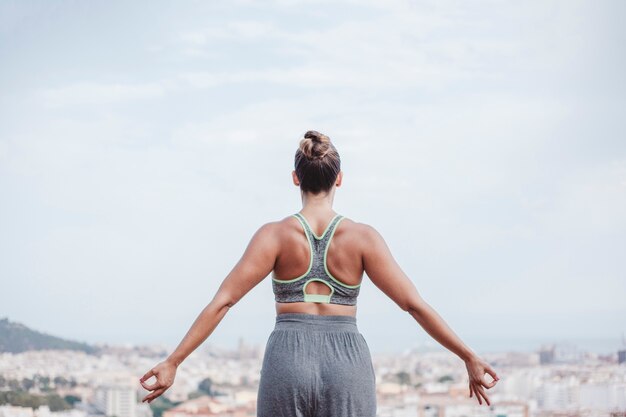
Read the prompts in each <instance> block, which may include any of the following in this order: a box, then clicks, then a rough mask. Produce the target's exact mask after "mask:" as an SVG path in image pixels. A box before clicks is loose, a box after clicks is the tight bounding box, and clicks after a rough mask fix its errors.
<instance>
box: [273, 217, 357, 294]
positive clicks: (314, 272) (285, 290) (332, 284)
mask: <svg viewBox="0 0 626 417" xmlns="http://www.w3.org/2000/svg"><path fill="white" fill-rule="evenodd" d="M293 216H294V217H295V218H296V219H298V221H300V224H301V225H302V227H303V228H304V233H305V235H306V237H307V240H308V241H309V249H310V254H311V256H310V257H311V262H310V263H309V269H308V270H307V272H305V273H304V275H301V276H299V277H297V278H293V279H286V280H282V279H276V276H275V273H274V272H272V288H273V290H274V298H275V300H276V301H278V302H281V303H295V302H301V301H310V302H313V303H326V304H344V305H356V299H357V296H358V295H359V290H360V287H361V284H358V285H346V284H344V283H342V282H341V281H339V280H337V279H336V278H335V277H333V276H332V275H331V274H330V272H329V271H328V266H327V265H326V254H327V253H328V246H329V245H330V241H331V239H332V238H333V235H334V234H335V229H336V228H337V225H338V224H339V222H341V220H342V219H344V216H342V215H341V214H337V215H336V216H335V217H333V219H332V220H331V221H330V223H329V224H328V226H326V230H324V233H322V236H317V235H316V234H315V233H313V229H311V226H310V225H309V222H307V220H306V218H305V217H304V216H303V215H302V214H300V213H295V214H293ZM311 281H320V282H323V283H324V284H326V285H327V286H328V287H329V288H330V294H307V293H306V291H305V289H306V286H307V284H308V283H309V282H311Z"/></svg>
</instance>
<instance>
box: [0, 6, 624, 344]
mask: <svg viewBox="0 0 626 417" xmlns="http://www.w3.org/2000/svg"><path fill="white" fill-rule="evenodd" d="M625 5H626V3H624V2H622V1H613V2H611V1H587V2H578V1H570V0H567V1H565V0H564V1H546V0H537V1H529V2H514V1H475V2H461V1H387V0H385V1H382V0H381V1H377V2H374V1H363V0H358V1H356V0H354V1H337V0H333V1H317V2H314V1H284V0H283V1H223V2H219V1H217V2H201V1H198V2H195V1H186V2H158V1H150V2H122V1H117V2H115V1H114V2H80V1H59V2H46V1H41V2H35V1H1V2H0V89H1V92H2V93H1V94H0V120H1V122H0V198H1V200H0V280H1V288H2V289H1V290H0V316H6V317H8V318H9V319H10V320H14V321H18V322H21V323H24V324H25V325H27V326H29V327H31V328H34V329H36V330H40V331H44V332H47V333H51V334H55V335H58V336H62V337H67V338H70V339H75V340H82V341H87V342H108V343H125V342H130V343H166V344H171V345H175V344H176V343H177V342H178V341H179V340H180V339H181V338H182V337H183V336H184V334H185V333H186V331H187V330H188V328H189V326H190V325H191V323H192V322H193V320H194V319H195V317H196V316H197V314H198V313H199V312H200V311H201V310H202V308H203V307H204V306H205V305H206V304H207V303H208V302H209V301H210V300H211V298H212V297H213V295H214V293H215V291H216V290H217V288H218V286H219V285H220V283H221V281H222V280H223V279H224V277H225V276H226V274H228V272H229V271H230V270H231V268H232V267H233V266H234V265H235V263H236V262H237V261H238V260H239V258H240V256H241V254H242V253H243V250H244V249H245V247H246V246H247V244H248V242H249V240H250V238H251V236H252V235H253V233H254V232H255V231H256V230H257V229H258V228H259V227H260V226H261V225H262V224H264V223H266V222H269V221H275V220H278V219H281V218H283V217H285V216H287V215H289V214H292V213H295V212H296V211H299V210H300V209H301V201H300V194H299V189H298V188H297V187H295V186H294V185H293V184H292V182H291V170H292V169H293V156H294V152H295V150H296V148H297V146H298V140H299V138H300V137H301V136H302V135H303V133H304V132H305V131H306V130H309V129H315V130H319V131H320V132H323V133H325V134H327V135H328V136H330V138H331V139H332V140H333V141H334V143H335V145H336V147H337V149H338V150H339V152H340V155H341V157H342V168H343V170H344V182H343V185H342V187H340V188H339V189H338V190H337V194H336V198H335V206H334V209H335V210H336V211H337V212H339V213H341V214H343V215H345V216H347V217H349V218H351V219H353V220H355V221H359V222H364V223H368V224H370V225H372V226H374V227H375V228H376V229H378V230H379V231H380V232H381V234H382V235H383V236H384V238H385V239H386V241H387V244H388V245H389V247H390V248H391V250H392V252H393V254H394V256H395V258H396V260H397V261H398V262H399V264H400V265H401V267H402V268H403V270H404V271H405V272H406V274H407V275H408V276H409V277H410V278H411V280H412V281H413V282H414V284H415V285H416V287H417V289H418V291H419V292H420V293H421V294H422V296H423V297H424V299H425V300H426V301H427V302H429V303H430V304H431V305H432V306H433V307H434V308H435V309H436V310H437V311H438V312H439V314H440V315H441V316H442V317H443V318H444V319H445V320H446V321H447V322H448V323H449V324H450V326H451V327H452V328H453V329H454V330H455V332H456V333H457V334H459V335H460V336H461V337H462V339H463V340H465V341H466V342H467V343H468V344H469V345H470V346H471V347H473V348H474V349H475V350H478V351H492V350H498V349H505V348H507V349H508V348H510V349H516V348H519V349H520V350H522V349H533V348H537V347H539V344H540V343H542V342H567V341H572V340H577V341H580V340H582V339H588V340H590V341H589V343H592V342H593V341H592V340H591V339H594V340H596V341H598V340H600V341H602V343H603V346H605V347H608V348H609V349H613V348H617V347H619V345H620V339H621V337H622V334H624V332H626V303H625V302H624V299H625V297H624V296H625V295H626V272H625V271H626V261H625V259H626V257H625V256H624V254H625V253H626V216H625V213H626V134H625V133H626V129H625V128H626V76H625V74H626V65H625V64H626V49H625V48H624V42H625V41H626V39H625V38H626V36H625V35H626V30H625V29H624V25H623V17H624V15H625V13H626V6H625ZM274 316H275V310H274V300H273V294H272V289H271V281H270V277H268V278H266V279H265V280H264V281H262V282H261V283H260V284H259V285H258V286H257V287H255V288H254V289H253V290H252V291H251V292H250V293H248V295H246V297H244V299H242V300H241V301H240V303H239V304H237V305H236V306H235V307H234V308H233V309H231V311H230V312H229V313H228V315H227V316H226V318H225V319H224V320H223V321H222V323H221V324H220V326H219V327H218V328H217V330H216V331H215V332H214V333H213V335H212V336H211V337H210V338H209V339H208V341H207V342H206V343H215V344H218V345H224V346H235V345H236V343H237V340H238V338H239V337H241V336H243V337H245V338H246V340H248V341H250V342H251V343H264V342H265V341H266V339H267V336H268V334H269V332H270V331H271V329H272V327H273V324H274ZM357 317H358V323H359V326H360V329H361V331H362V333H363V334H364V335H365V337H366V339H367V340H368V343H369V345H370V346H371V348H372V350H376V351H382V350H403V349H406V348H409V347H412V346H415V345H418V344H420V343H424V342H428V341H429V340H430V341H431V342H432V339H431V338H430V336H428V334H427V333H425V331H424V330H423V329H421V328H420V327H419V325H418V324H417V323H416V322H415V321H414V320H413V318H411V316H409V315H408V314H407V313H405V312H403V311H402V310H400V309H399V308H398V307H397V306H396V305H395V303H393V301H391V300H390V299H389V298H387V297H386V296H385V295H384V294H383V293H381V292H380V290H378V289H377V288H376V287H375V286H374V285H373V284H372V283H371V281H369V279H368V278H367V277H365V279H364V283H363V287H362V290H361V296H360V298H359V309H358V314H357Z"/></svg>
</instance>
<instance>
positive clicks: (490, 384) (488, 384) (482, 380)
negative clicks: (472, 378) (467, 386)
mask: <svg viewBox="0 0 626 417" xmlns="http://www.w3.org/2000/svg"><path fill="white" fill-rule="evenodd" d="M480 385H482V386H483V387H485V388H487V389H489V388H491V387H493V386H494V385H496V380H495V379H494V380H493V381H491V382H487V380H486V379H485V377H484V376H483V377H482V378H481V379H480Z"/></svg>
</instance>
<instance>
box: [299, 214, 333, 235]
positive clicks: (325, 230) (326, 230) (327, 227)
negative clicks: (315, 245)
mask: <svg viewBox="0 0 626 417" xmlns="http://www.w3.org/2000/svg"><path fill="white" fill-rule="evenodd" d="M296 214H298V215H299V216H300V217H302V220H304V222H305V223H306V225H307V226H309V230H310V231H311V234H312V235H313V237H315V239H317V240H322V239H324V236H326V232H328V229H329V228H330V225H331V224H333V221H335V219H336V218H337V217H339V216H341V215H340V214H336V215H335V216H334V217H333V218H332V219H330V222H328V226H326V229H324V233H322V236H318V235H316V234H315V232H314V231H313V228H312V227H311V225H310V224H309V222H308V221H307V219H306V217H304V215H303V214H302V213H300V212H298V213H296ZM294 216H295V214H294ZM340 221H341V220H340ZM333 231H334V230H333Z"/></svg>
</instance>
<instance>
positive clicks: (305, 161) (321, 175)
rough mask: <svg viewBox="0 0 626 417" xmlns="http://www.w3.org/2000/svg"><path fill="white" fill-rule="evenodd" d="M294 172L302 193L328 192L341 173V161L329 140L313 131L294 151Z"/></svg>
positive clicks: (306, 134)
mask: <svg viewBox="0 0 626 417" xmlns="http://www.w3.org/2000/svg"><path fill="white" fill-rule="evenodd" d="M295 170H296V175H297V176H298V179H299V180H300V189H301V190H302V191H304V192H312V193H313V194H318V193H320V192H322V191H329V190H330V189H331V188H332V186H333V184H334V183H335V181H336V180H337V175H339V171H341V159H340V158H339V153H338V152H337V149H336V148H335V145H333V144H332V143H331V142H330V138H329V137H328V136H326V135H324V134H322V133H320V132H317V131H315V130H309V131H308V132H306V133H305V134H304V138H303V139H301V140H300V146H299V147H298V150H296V160H295Z"/></svg>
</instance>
